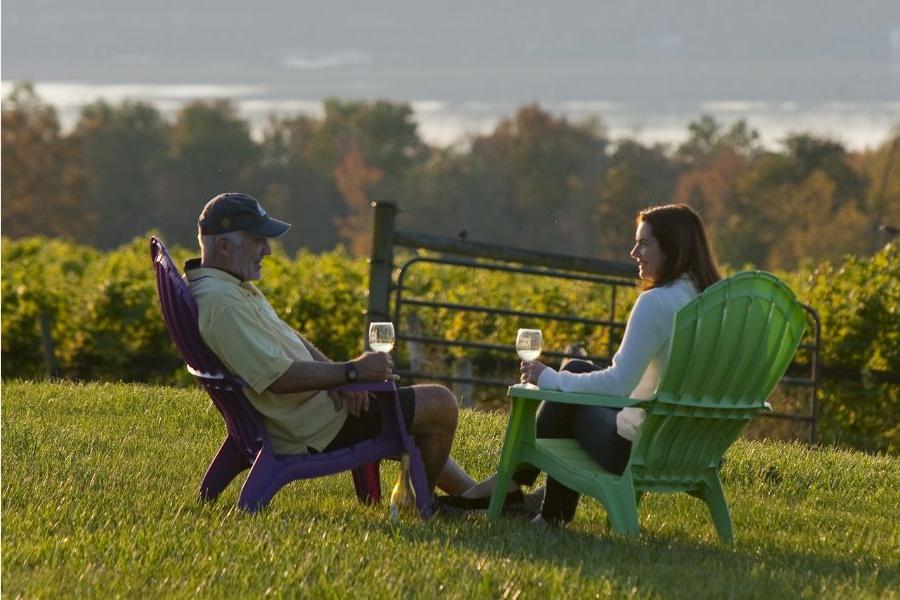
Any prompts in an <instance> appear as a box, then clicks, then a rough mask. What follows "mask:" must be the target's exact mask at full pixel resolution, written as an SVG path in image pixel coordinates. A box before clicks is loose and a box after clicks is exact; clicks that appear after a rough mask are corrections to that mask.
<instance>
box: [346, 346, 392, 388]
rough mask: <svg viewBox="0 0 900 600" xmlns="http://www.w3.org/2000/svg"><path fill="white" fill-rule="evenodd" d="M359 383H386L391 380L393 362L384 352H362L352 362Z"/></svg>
mask: <svg viewBox="0 0 900 600" xmlns="http://www.w3.org/2000/svg"><path fill="white" fill-rule="evenodd" d="M353 366H355V367H356V373H357V374H358V375H359V381H386V380H388V379H391V378H392V376H391V369H393V368H394V361H393V360H391V355H390V354H388V353H386V352H364V353H362V354H361V355H360V356H359V357H358V358H356V359H354V360H353Z"/></svg>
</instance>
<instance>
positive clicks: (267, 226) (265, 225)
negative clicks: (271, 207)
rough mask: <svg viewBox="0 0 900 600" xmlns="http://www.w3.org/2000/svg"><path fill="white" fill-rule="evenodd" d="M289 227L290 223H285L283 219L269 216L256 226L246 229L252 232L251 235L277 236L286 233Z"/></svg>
mask: <svg viewBox="0 0 900 600" xmlns="http://www.w3.org/2000/svg"><path fill="white" fill-rule="evenodd" d="M290 228H291V224H290V223H285V222H284V221H279V220H278V219H273V218H272V217H269V218H268V219H266V220H265V221H263V222H262V223H260V224H259V225H257V226H256V227H252V228H250V229H247V230H246V231H247V232H248V233H252V234H253V235H261V236H263V237H267V238H277V237H281V236H283V235H284V234H285V233H287V230H288V229H290Z"/></svg>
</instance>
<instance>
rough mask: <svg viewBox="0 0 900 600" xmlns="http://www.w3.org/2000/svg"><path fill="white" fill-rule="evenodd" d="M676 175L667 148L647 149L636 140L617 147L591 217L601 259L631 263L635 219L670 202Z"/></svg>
mask: <svg viewBox="0 0 900 600" xmlns="http://www.w3.org/2000/svg"><path fill="white" fill-rule="evenodd" d="M677 173H678V171H677V165H676V164H675V163H674V162H673V161H671V160H670V159H669V158H668V156H667V154H666V148H665V147H664V146H661V145H654V146H649V147H648V146H644V145H642V144H640V143H638V142H636V141H633V140H623V141H620V142H619V143H618V144H617V145H616V148H615V151H614V152H613V154H612V156H611V158H610V165H609V170H608V171H607V173H606V177H605V179H604V180H603V182H602V185H600V186H599V187H598V188H597V191H596V194H597V204H596V207H595V209H594V212H593V214H592V215H591V216H592V224H593V235H594V239H595V247H596V252H597V253H598V254H599V255H600V256H602V257H604V258H609V259H614V260H628V252H629V250H630V249H631V247H632V246H633V245H634V229H635V224H634V218H635V215H636V214H637V213H638V212H639V211H640V210H642V209H644V208H647V207H648V206H654V205H657V204H666V203H668V202H670V200H671V198H672V193H673V188H674V185H675V179H676V177H677Z"/></svg>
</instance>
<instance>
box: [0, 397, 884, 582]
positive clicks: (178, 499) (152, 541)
mask: <svg viewBox="0 0 900 600" xmlns="http://www.w3.org/2000/svg"><path fill="white" fill-rule="evenodd" d="M2 392H3V406H2V427H3V428H2V508H3V513H2V517H3V521H2V524H3V531H2V533H3V538H2V556H3V565H2V567H3V570H2V574H3V579H2V588H3V596H4V597H8V598H16V597H26V598H34V597H60V596H63V597H71V596H79V597H82V596H87V597H113V596H116V597H119V596H120V597H148V596H149V597H160V596H163V597H186V596H193V595H199V596H203V597H244V596H249V597H261V596H288V597H315V598H320V597H321V598H345V597H348V596H362V597H387V596H400V597H417V596H420V597H439V596H440V597H444V596H445V597H466V598H468V597H503V598H520V597H521V598H525V597H542V596H549V597H595V596H600V597H604V596H614V597H621V596H626V597H631V596H633V597H690V598H695V597H716V598H718V597H737V598H743V597H752V598H760V597H816V598H818V597H831V598H845V597H863V598H865V597H870V598H876V597H877V598H884V597H898V595H900V593H898V588H900V567H898V553H900V534H898V521H897V514H898V512H897V510H898V509H897V507H898V506H900V462H898V461H897V459H894V458H890V457H885V456H868V455H863V454H858V453H851V452H843V451H836V450H831V449H808V448H806V447H803V446H799V445H788V444H778V443H761V442H741V443H738V444H736V445H735V446H734V447H733V448H732V450H731V451H730V453H729V455H728V461H727V463H726V464H725V467H724V469H723V472H722V475H723V479H724V480H725V487H726V494H727V495H728V497H729V500H730V505H731V509H732V516H733V518H734V523H735V531H736V543H735V544H734V545H733V546H731V547H728V546H723V545H721V544H720V543H719V542H718V541H717V538H716V534H715V530H714V528H713V526H712V524H711V521H710V519H709V517H708V514H707V512H706V510H705V508H704V507H703V506H702V505H701V504H700V503H699V502H698V501H696V500H694V499H692V498H689V497H687V496H684V495H681V496H683V497H681V496H651V497H650V498H648V499H647V501H646V502H645V503H644V504H643V505H642V509H641V529H642V533H641V535H640V537H639V538H637V539H636V540H626V539H623V538H620V537H618V536H616V535H613V534H611V533H609V532H608V531H607V529H606V526H605V513H604V512H603V510H602V508H601V507H600V506H599V504H598V503H596V502H595V501H592V500H588V501H584V502H582V505H581V507H580V508H579V512H578V516H577V518H576V521H575V522H574V523H573V524H572V525H571V526H570V527H569V528H567V529H565V530H554V529H544V528H536V527H534V526H530V525H528V524H527V523H526V522H524V521H523V520H517V519H513V518H507V519H502V520H501V521H500V522H497V523H490V522H488V521H487V520H486V519H485V518H484V517H483V516H481V515H473V516H469V517H466V518H464V519H461V520H447V519H432V520H430V521H428V522H426V523H421V522H419V521H418V520H417V519H415V518H411V517H409V518H406V519H404V520H403V521H401V523H400V524H399V525H391V524H390V523H389V522H388V520H387V511H386V508H385V507H384V506H378V507H367V506H362V505H360V504H358V503H357V502H356V501H355V498H354V495H353V493H352V486H351V484H350V478H349V475H347V474H342V475H338V476H334V477H329V478H325V479H320V480H315V481H305V482H297V483H293V484H291V485H290V486H288V487H287V488H285V489H284V490H282V491H281V492H280V493H279V494H278V495H277V496H276V497H275V500H274V501H273V503H272V505H271V507H270V509H269V510H267V511H265V512H263V513H262V514H260V515H257V516H249V515H246V514H243V513H241V512H238V511H236V510H234V508H233V507H234V502H235V499H236V496H237V490H238V485H239V484H238V482H235V483H234V484H232V486H231V487H230V488H229V489H228V490H227V491H226V493H225V494H224V495H223V497H222V498H221V499H220V500H219V501H218V502H216V503H214V504H200V503H198V501H197V500H196V488H197V485H198V483H199V480H200V477H201V476H202V473H203V471H204V469H205V466H206V463H207V462H208V460H209V459H210V457H211V456H212V454H213V453H214V451H215V450H216V448H217V446H218V443H219V442H220V441H221V437H222V435H223V427H222V424H221V421H220V419H219V417H218V415H217V413H216V412H215V411H214V409H213V408H212V407H211V406H210V404H209V402H208V401H207V399H206V398H205V396H204V395H203V394H202V393H201V392H199V391H197V390H179V389H172V388H163V387H150V386H140V385H103V384H90V385H76V384H72V383H26V382H19V381H8V382H5V383H4V385H3V388H2ZM504 426H505V418H504V416H503V415H502V414H493V413H483V412H472V411H465V412H464V414H463V416H462V422H461V426H460V431H459V434H458V439H457V443H456V446H455V449H454V454H455V455H456V456H457V458H458V460H459V462H460V463H461V464H462V465H464V466H465V467H467V468H468V469H470V470H471V471H472V473H473V475H475V476H476V477H481V476H484V475H487V474H489V473H490V472H491V470H492V469H493V468H494V466H495V463H496V460H497V454H498V452H499V444H500V440H501V436H502V432H503V429H504ZM383 471H384V480H385V484H384V485H385V487H387V485H388V484H389V482H391V481H392V479H393V477H395V473H396V471H395V468H394V466H393V465H388V466H385V467H384V469H383ZM239 481H242V480H239Z"/></svg>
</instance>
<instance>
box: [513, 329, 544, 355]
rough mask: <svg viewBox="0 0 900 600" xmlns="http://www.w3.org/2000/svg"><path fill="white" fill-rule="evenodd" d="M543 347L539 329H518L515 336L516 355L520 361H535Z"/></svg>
mask: <svg viewBox="0 0 900 600" xmlns="http://www.w3.org/2000/svg"><path fill="white" fill-rule="evenodd" d="M543 346H544V338H543V336H542V335H541V330H540V329H520V330H519V333H518V334H517V335H516V353H517V354H518V355H519V358H521V359H522V360H537V358H538V357H539V356H540V355H541V350H542V349H543Z"/></svg>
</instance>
